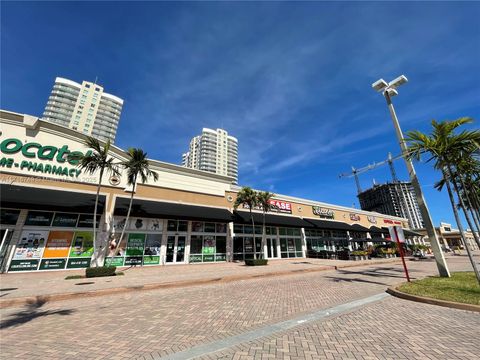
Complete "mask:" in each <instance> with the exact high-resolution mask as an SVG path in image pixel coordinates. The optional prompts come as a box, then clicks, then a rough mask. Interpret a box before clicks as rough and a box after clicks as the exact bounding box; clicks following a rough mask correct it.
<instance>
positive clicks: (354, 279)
mask: <svg viewBox="0 0 480 360" xmlns="http://www.w3.org/2000/svg"><path fill="white" fill-rule="evenodd" d="M325 278H327V279H331V280H332V281H333V282H342V281H343V282H350V283H352V282H360V283H368V284H375V285H383V286H388V284H385V283H382V282H378V281H371V280H365V279H360V278H342V277H335V276H325Z"/></svg>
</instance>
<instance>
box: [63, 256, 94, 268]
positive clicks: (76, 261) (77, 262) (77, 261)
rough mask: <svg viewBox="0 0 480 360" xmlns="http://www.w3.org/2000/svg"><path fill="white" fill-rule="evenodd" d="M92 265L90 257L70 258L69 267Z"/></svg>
mask: <svg viewBox="0 0 480 360" xmlns="http://www.w3.org/2000/svg"><path fill="white" fill-rule="evenodd" d="M89 266H90V259H82V258H78V259H72V258H70V259H68V262H67V269H82V268H87V267H89Z"/></svg>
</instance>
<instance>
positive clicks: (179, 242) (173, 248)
mask: <svg viewBox="0 0 480 360" xmlns="http://www.w3.org/2000/svg"><path fill="white" fill-rule="evenodd" d="M185 241H186V237H185V236H183V235H170V236H168V237H167V256H166V259H165V261H166V262H167V263H179V262H182V263H183V262H184V261H185Z"/></svg>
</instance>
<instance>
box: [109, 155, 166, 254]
mask: <svg viewBox="0 0 480 360" xmlns="http://www.w3.org/2000/svg"><path fill="white" fill-rule="evenodd" d="M121 165H122V166H123V167H124V169H125V170H126V172H127V184H128V185H129V186H131V187H132V193H131V195H130V203H129V204H128V211H127V218H126V219H125V224H127V223H128V219H129V218H130V212H131V210H132V204H133V195H134V194H135V190H136V186H137V182H138V180H140V181H141V182H142V184H144V183H146V182H147V181H148V179H149V178H150V177H151V178H152V179H153V181H157V180H158V174H157V173H156V172H155V171H152V170H150V162H149V161H148V158H147V153H146V152H144V151H143V150H142V149H138V148H130V149H128V151H127V160H126V161H123V162H122V163H121ZM126 228H127V226H124V227H123V229H122V233H121V234H120V238H119V239H118V243H117V245H116V247H115V252H114V254H116V253H117V251H118V248H119V247H120V244H121V242H122V239H123V236H124V235H125V229H126Z"/></svg>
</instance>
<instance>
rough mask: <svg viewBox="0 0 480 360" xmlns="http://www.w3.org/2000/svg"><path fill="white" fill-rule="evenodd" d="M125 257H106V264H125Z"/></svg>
mask: <svg viewBox="0 0 480 360" xmlns="http://www.w3.org/2000/svg"><path fill="white" fill-rule="evenodd" d="M123 259H124V258H123V257H121V256H119V257H114V258H111V257H107V258H105V266H123Z"/></svg>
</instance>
